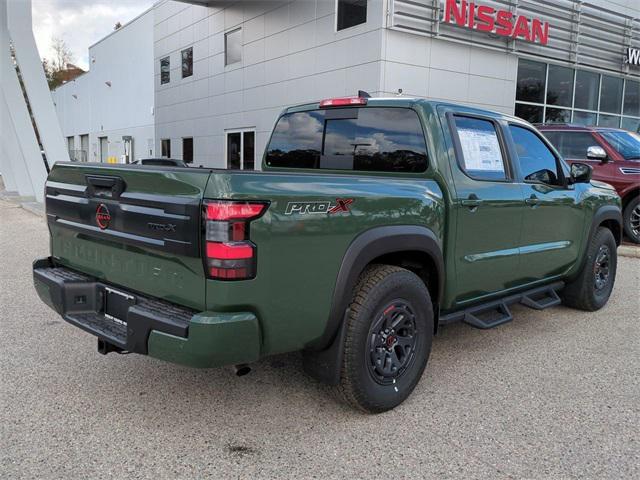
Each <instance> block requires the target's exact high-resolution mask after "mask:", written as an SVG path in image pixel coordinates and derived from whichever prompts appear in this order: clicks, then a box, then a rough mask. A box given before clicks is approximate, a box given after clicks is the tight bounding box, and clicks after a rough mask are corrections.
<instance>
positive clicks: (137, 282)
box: [46, 163, 209, 309]
mask: <svg viewBox="0 0 640 480" xmlns="http://www.w3.org/2000/svg"><path fill="white" fill-rule="evenodd" d="M208 178H209V171H208V170H204V169H203V170H200V169H197V170H196V169H186V168H160V167H147V166H138V165H135V166H126V167H124V166H116V165H114V166H107V165H104V166H99V165H96V164H93V165H87V164H84V165H78V164H68V163H57V164H56V165H55V167H54V168H53V170H52V171H51V174H50V175H49V178H48V180H47V184H46V213H47V222H48V225H49V230H50V232H51V251H52V256H53V257H54V258H55V259H56V260H57V262H58V263H59V264H61V265H64V266H67V267H69V268H73V269H75V270H78V271H81V272H84V273H87V274H89V275H92V276H95V277H97V278H99V279H101V280H103V281H105V282H109V283H112V284H114V285H117V286H121V287H123V288H125V289H130V290H133V291H137V292H140V293H142V294H147V295H150V296H154V297H159V298H163V299H165V300H167V301H171V302H175V303H179V304H182V305H185V306H190V307H192V308H195V309H204V306H205V277H204V267H203V263H202V260H201V257H200V248H201V247H200V242H201V226H200V208H201V201H202V196H203V192H204V189H205V188H206V185H207V181H208Z"/></svg>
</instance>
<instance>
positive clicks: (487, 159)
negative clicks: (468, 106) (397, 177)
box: [447, 112, 524, 305]
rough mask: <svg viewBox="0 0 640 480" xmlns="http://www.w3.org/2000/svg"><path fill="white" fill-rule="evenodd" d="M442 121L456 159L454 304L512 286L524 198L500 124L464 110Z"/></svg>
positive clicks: (448, 115) (454, 175) (453, 171)
mask: <svg viewBox="0 0 640 480" xmlns="http://www.w3.org/2000/svg"><path fill="white" fill-rule="evenodd" d="M447 120H448V121H447V125H448V127H449V129H450V131H451V138H452V140H453V147H454V151H455V157H456V161H455V162H452V164H451V171H452V177H453V180H454V185H455V192H453V195H454V201H453V203H454V209H455V214H456V215H455V217H456V224H457V225H456V234H455V236H456V239H455V266H456V280H457V282H456V290H457V295H456V304H457V305H462V304H465V303H468V302H471V301H474V300H479V299H481V298H482V297H485V296H488V295H491V294H492V293H495V292H498V291H503V290H505V289H507V288H509V287H511V286H513V281H514V279H515V278H517V271H518V258H519V249H518V247H519V242H520V230H521V225H522V210H523V206H524V201H523V197H522V190H521V188H520V186H519V185H518V184H517V182H515V181H514V176H513V173H512V169H511V166H510V164H509V161H508V154H507V149H506V145H505V141H504V138H503V133H502V129H501V127H500V123H499V122H498V121H497V120H496V119H495V118H493V117H489V116H484V115H479V114H476V113H469V112H449V113H448V114H447Z"/></svg>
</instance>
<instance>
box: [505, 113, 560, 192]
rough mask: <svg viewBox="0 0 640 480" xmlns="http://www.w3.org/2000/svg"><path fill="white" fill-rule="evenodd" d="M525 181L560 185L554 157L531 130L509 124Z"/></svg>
mask: <svg viewBox="0 0 640 480" xmlns="http://www.w3.org/2000/svg"><path fill="white" fill-rule="evenodd" d="M509 131H510V132H511V137H512V138H513V143H514V145H515V147H516V154H517V157H518V162H519V165H520V170H521V171H522V176H523V177H524V180H525V182H536V183H546V184H548V185H560V184H561V181H560V176H559V175H558V163H557V161H556V157H555V155H554V154H553V152H551V150H549V148H548V147H547V146H546V145H545V144H544V142H543V141H542V140H541V139H540V138H539V137H538V136H537V135H536V134H535V133H533V132H532V131H531V130H529V129H527V128H523V127H518V126H517V125H509Z"/></svg>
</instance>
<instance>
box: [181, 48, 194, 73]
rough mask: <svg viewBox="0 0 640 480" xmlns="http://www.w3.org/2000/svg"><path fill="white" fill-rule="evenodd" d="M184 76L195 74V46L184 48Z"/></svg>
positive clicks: (182, 53)
mask: <svg viewBox="0 0 640 480" xmlns="http://www.w3.org/2000/svg"><path fill="white" fill-rule="evenodd" d="M181 55H182V78H187V77H190V76H191V75H193V47H189V48H186V49H184V50H182V52H181Z"/></svg>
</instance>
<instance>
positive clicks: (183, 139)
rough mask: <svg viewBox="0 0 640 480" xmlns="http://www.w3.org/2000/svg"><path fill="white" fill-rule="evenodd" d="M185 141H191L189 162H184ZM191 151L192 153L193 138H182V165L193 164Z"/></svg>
mask: <svg viewBox="0 0 640 480" xmlns="http://www.w3.org/2000/svg"><path fill="white" fill-rule="evenodd" d="M185 140H191V160H186V159H185V158H184V142H185ZM193 151H194V142H193V137H182V161H183V162H184V163H189V164H191V163H193Z"/></svg>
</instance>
